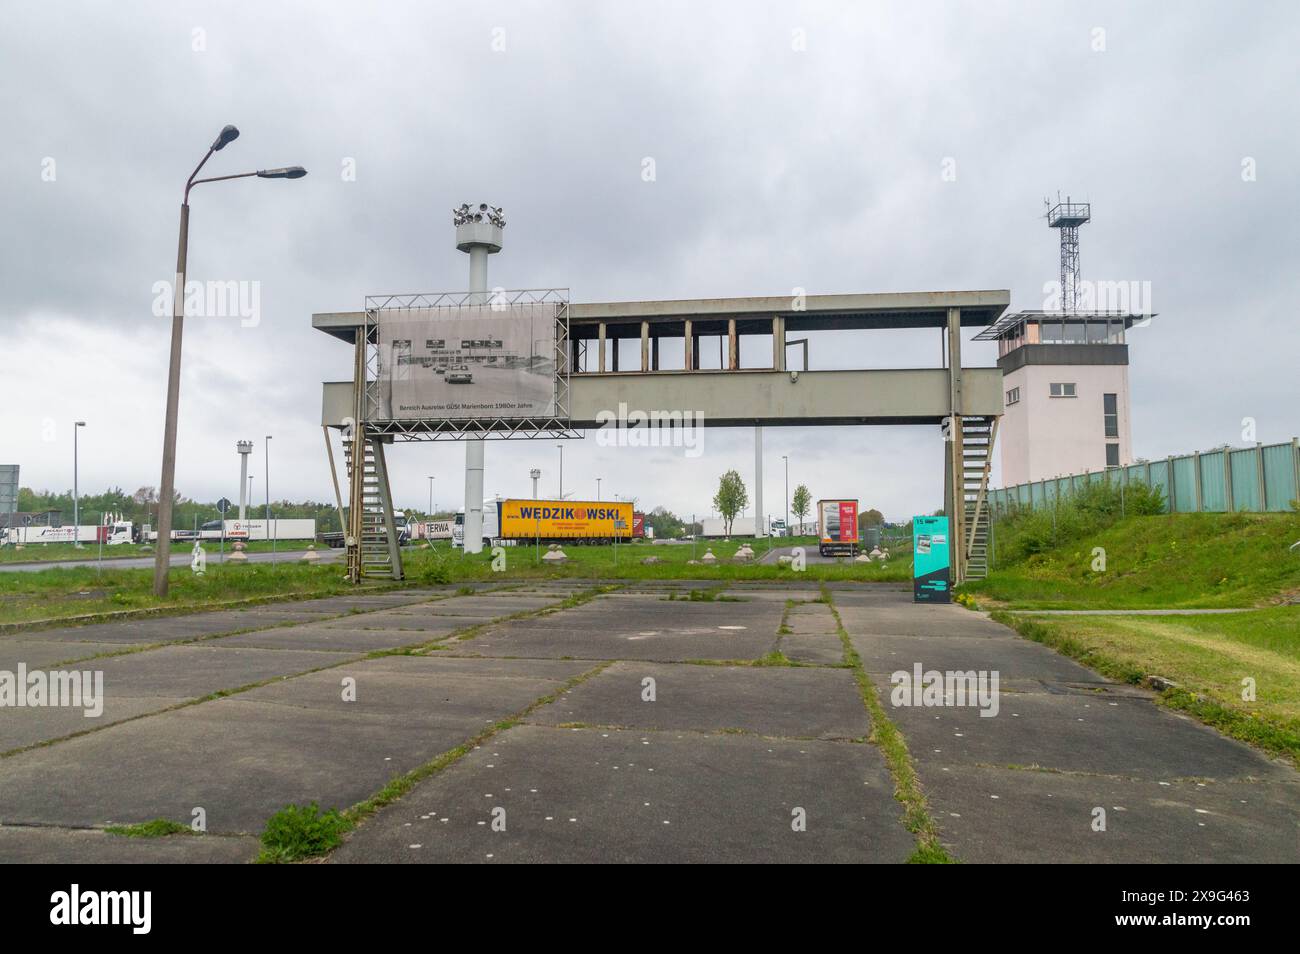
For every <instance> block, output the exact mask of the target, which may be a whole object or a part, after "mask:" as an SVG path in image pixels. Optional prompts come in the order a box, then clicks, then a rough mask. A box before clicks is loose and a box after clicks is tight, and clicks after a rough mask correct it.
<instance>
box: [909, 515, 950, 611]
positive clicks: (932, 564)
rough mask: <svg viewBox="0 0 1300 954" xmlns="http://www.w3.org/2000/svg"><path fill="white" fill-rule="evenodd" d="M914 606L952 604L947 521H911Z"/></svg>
mask: <svg viewBox="0 0 1300 954" xmlns="http://www.w3.org/2000/svg"><path fill="white" fill-rule="evenodd" d="M912 602H914V603H951V602H952V568H951V565H950V561H949V559H948V518H947V517H913V518H912Z"/></svg>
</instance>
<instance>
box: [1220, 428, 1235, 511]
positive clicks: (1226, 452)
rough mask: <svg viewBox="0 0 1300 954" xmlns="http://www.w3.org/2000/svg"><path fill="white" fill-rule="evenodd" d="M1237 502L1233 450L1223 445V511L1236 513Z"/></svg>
mask: <svg viewBox="0 0 1300 954" xmlns="http://www.w3.org/2000/svg"><path fill="white" fill-rule="evenodd" d="M1236 510H1237V502H1236V500H1234V499H1233V493H1232V448H1231V447H1229V446H1228V445H1227V444H1224V445H1223V511H1224V513H1235V512H1236Z"/></svg>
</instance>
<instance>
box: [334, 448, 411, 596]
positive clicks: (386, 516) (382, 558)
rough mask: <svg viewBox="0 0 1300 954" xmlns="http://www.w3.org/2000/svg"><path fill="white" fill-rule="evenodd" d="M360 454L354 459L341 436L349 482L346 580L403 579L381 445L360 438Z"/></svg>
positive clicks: (391, 497)
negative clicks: (363, 578)
mask: <svg viewBox="0 0 1300 954" xmlns="http://www.w3.org/2000/svg"><path fill="white" fill-rule="evenodd" d="M360 443H361V445H362V448H363V451H362V453H361V455H360V457H359V459H357V460H354V459H353V441H352V440H351V439H350V438H349V437H348V436H346V435H345V436H344V439H343V461H344V466H345V467H346V468H347V473H348V481H349V485H350V486H349V491H350V492H349V501H350V504H351V508H352V511H351V512H350V513H349V514H348V524H347V525H348V540H347V547H348V576H349V578H351V579H353V581H354V582H359V581H360V578H361V577H380V578H386V579H391V580H400V579H402V552H401V548H400V544H399V542H398V539H397V527H396V524H395V522H394V520H393V496H392V493H391V491H390V490H389V485H388V470H387V468H386V467H385V465H384V445H383V443H382V442H381V441H379V440H377V439H375V438H373V437H364V436H363V437H362V440H361V442H360Z"/></svg>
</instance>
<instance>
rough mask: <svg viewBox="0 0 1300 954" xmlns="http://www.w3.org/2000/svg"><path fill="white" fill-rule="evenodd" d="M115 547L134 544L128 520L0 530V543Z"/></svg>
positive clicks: (133, 535) (132, 532) (131, 528)
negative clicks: (99, 544) (75, 525)
mask: <svg viewBox="0 0 1300 954" xmlns="http://www.w3.org/2000/svg"><path fill="white" fill-rule="evenodd" d="M100 542H103V543H104V544H106V545H108V546H117V545H118V544H122V543H133V542H135V533H134V528H133V527H132V525H131V521H129V520H114V521H113V522H111V523H107V524H104V525H103V526H95V525H93V524H92V525H89V526H81V527H74V526H71V525H69V526H65V527H5V528H4V529H2V530H0V543H8V544H13V545H18V544H21V545H23V546H32V545H33V544H37V543H100Z"/></svg>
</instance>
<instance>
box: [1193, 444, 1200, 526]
mask: <svg viewBox="0 0 1300 954" xmlns="http://www.w3.org/2000/svg"><path fill="white" fill-rule="evenodd" d="M1192 470H1193V471H1194V473H1193V474H1192V476H1193V477H1195V478H1196V511H1195V512H1196V513H1200V512H1201V510H1202V501H1201V452H1200V451H1195V452H1194V453H1193V454H1192Z"/></svg>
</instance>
